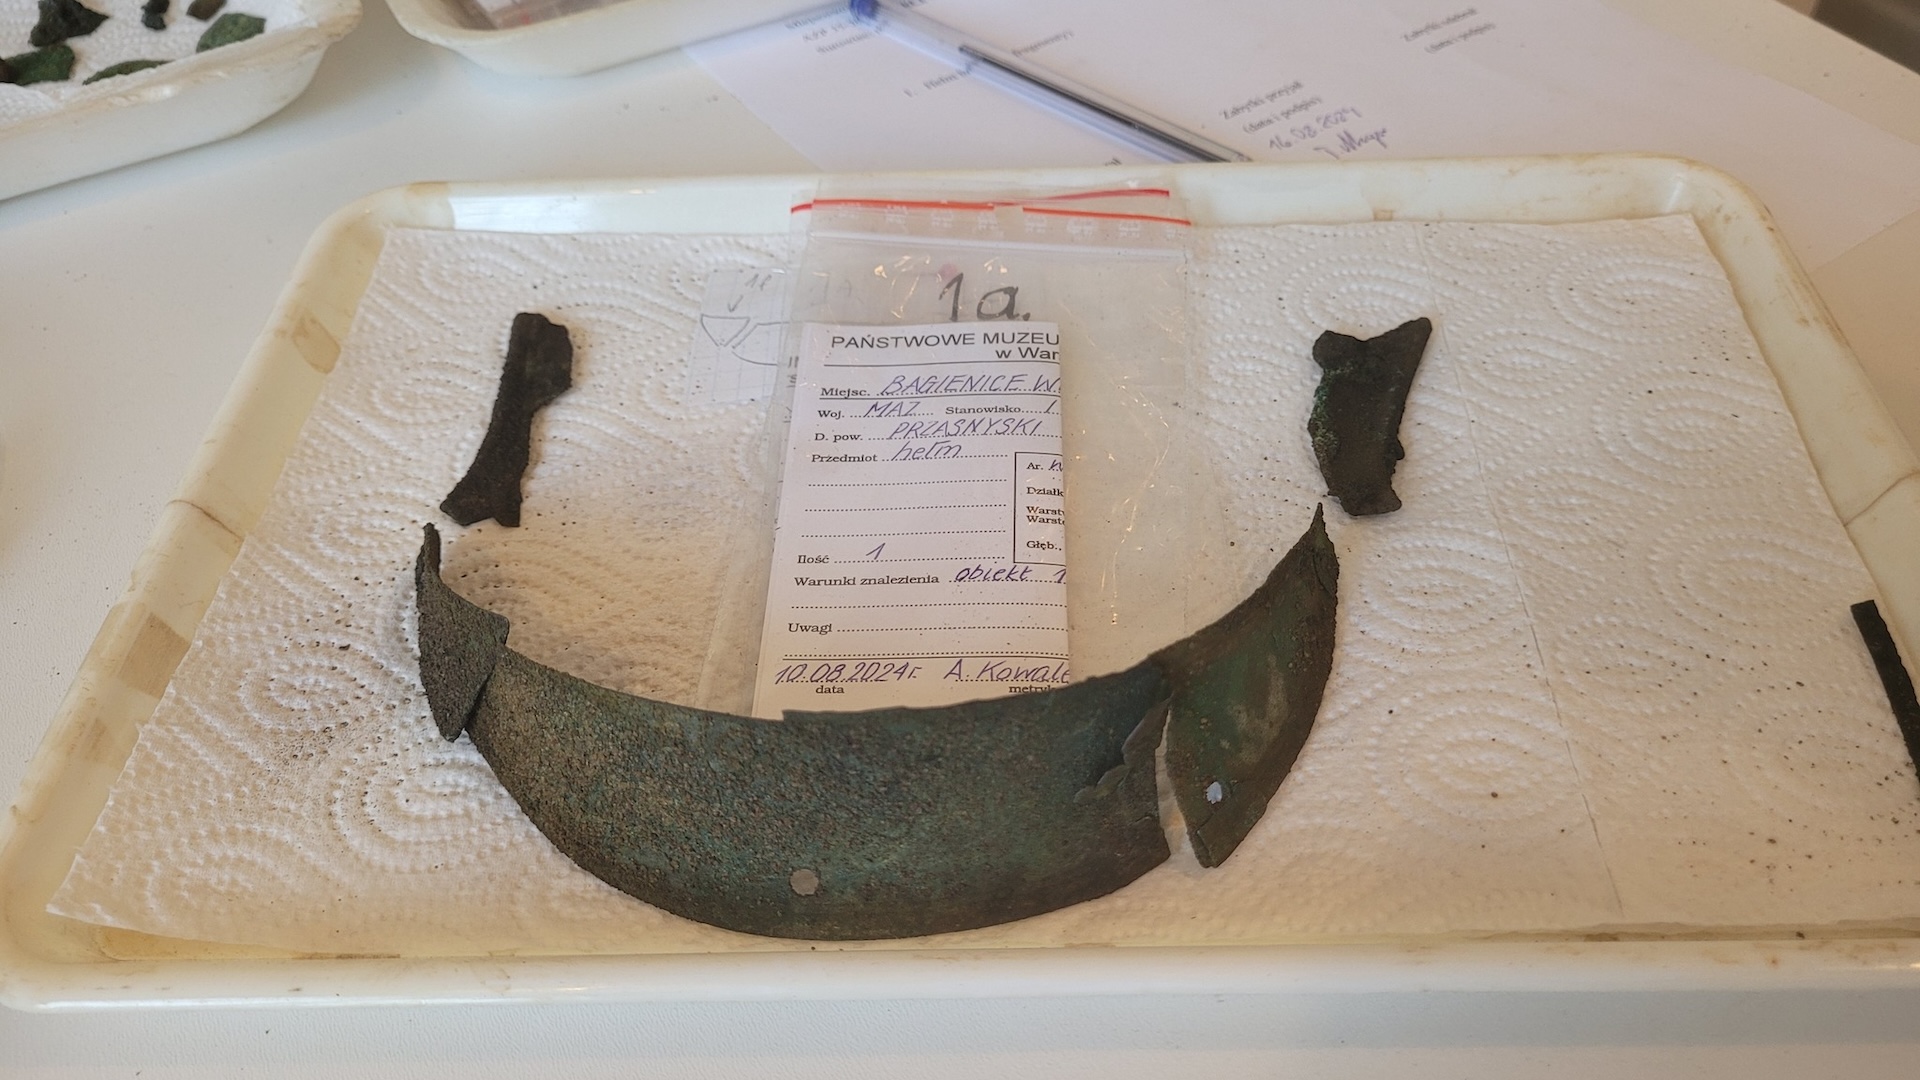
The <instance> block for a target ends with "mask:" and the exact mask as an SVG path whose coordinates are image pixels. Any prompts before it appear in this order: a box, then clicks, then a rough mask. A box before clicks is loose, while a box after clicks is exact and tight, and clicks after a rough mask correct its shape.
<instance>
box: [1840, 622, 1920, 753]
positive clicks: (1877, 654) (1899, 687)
mask: <svg viewBox="0 0 1920 1080" xmlns="http://www.w3.org/2000/svg"><path fill="white" fill-rule="evenodd" d="M1852 611H1853V622H1854V625H1855V626H1858V627H1859V628H1860V636H1861V637H1862V638H1863V639H1865V640H1866V643H1867V654H1868V655H1869V656H1871V657H1873V666H1874V668H1875V670H1877V671H1879V672H1880V685H1881V686H1883V687H1885V688H1886V691H1887V704H1888V705H1890V706H1892V707H1893V719H1894V722H1895V723H1897V724H1899V725H1900V735H1901V737H1902V738H1904V739H1905V740H1906V741H1907V757H1908V758H1909V759H1910V760H1911V761H1912V762H1913V765H1914V768H1915V769H1916V770H1920V698H1916V697H1915V696H1914V691H1913V678H1912V676H1910V675H1908V674H1907V667H1906V665H1905V664H1903V663H1901V662H1900V646H1898V645H1896V644H1895V643H1894V640H1893V631H1891V630H1888V629H1887V621H1886V620H1885V619H1883V618H1881V617H1880V605H1878V604H1876V603H1874V602H1873V601H1871V600H1862V601H1860V602H1859V603H1857V604H1855V605H1853V608H1852Z"/></svg>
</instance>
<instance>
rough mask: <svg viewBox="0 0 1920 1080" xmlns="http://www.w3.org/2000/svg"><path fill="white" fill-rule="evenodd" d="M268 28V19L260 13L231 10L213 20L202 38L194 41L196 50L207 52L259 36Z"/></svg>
mask: <svg viewBox="0 0 1920 1080" xmlns="http://www.w3.org/2000/svg"><path fill="white" fill-rule="evenodd" d="M266 29H267V20H265V19H263V18H261V17H260V16H258V15H243V14H239V13H237V12H232V11H229V12H227V13H226V14H225V15H222V16H220V17H219V18H217V19H215V20H213V25H212V26H209V27H207V28H206V30H205V31H204V32H202V33H201V35H200V40H199V41H197V42H195V43H194V46H193V51H194V52H206V51H207V50H208V49H217V48H219V47H220V46H222V45H232V44H234V43H236V42H241V41H245V40H247V39H248V38H250V37H258V36H260V34H261V33H263V32H264V31H265V30H266Z"/></svg>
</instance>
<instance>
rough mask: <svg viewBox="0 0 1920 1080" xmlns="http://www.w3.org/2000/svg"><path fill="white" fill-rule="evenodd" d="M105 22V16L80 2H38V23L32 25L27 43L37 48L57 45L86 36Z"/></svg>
mask: <svg viewBox="0 0 1920 1080" xmlns="http://www.w3.org/2000/svg"><path fill="white" fill-rule="evenodd" d="M106 21H107V17H106V16H105V15H102V14H100V13H99V12H97V11H95V10H93V9H92V8H90V7H88V6H86V5H85V4H82V3H81V2H80V0H40V21H38V22H36V23H34V24H33V31H32V32H31V33H29V34H28V35H27V43H28V44H29V45H34V46H37V47H44V46H47V45H58V44H59V43H60V42H62V41H65V40H67V39H68V38H77V37H85V36H87V35H88V34H91V33H93V32H94V31H95V30H98V29H99V28H100V24H101V23H103V22H106Z"/></svg>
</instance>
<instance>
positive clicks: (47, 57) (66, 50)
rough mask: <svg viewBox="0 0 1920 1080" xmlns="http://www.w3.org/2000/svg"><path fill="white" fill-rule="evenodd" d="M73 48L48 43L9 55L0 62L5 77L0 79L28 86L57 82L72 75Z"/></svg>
mask: <svg viewBox="0 0 1920 1080" xmlns="http://www.w3.org/2000/svg"><path fill="white" fill-rule="evenodd" d="M73 60H74V56H73V49H72V48H70V47H68V46H66V45H49V46H47V47H46V48H44V49H35V50H33V51H32V52H24V53H20V54H18V55H15V56H9V57H7V58H6V60H5V61H4V62H0V68H4V72H0V74H4V75H5V78H4V79H0V81H4V82H10V83H18V84H20V85H21V86H30V85H32V84H34V83H41V82H59V81H60V80H62V79H66V78H70V77H72V75H73Z"/></svg>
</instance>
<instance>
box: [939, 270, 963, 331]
mask: <svg viewBox="0 0 1920 1080" xmlns="http://www.w3.org/2000/svg"><path fill="white" fill-rule="evenodd" d="M965 280H967V275H965V274H955V275H953V280H952V281H949V282H947V283H946V285H944V286H942V287H941V289H940V294H941V295H942V296H944V295H946V292H947V290H948V289H952V290H953V313H952V314H951V315H949V316H947V321H948V322H959V321H960V283H961V282H963V281H965Z"/></svg>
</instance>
